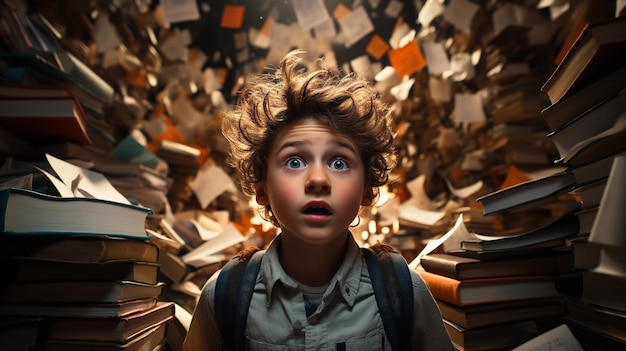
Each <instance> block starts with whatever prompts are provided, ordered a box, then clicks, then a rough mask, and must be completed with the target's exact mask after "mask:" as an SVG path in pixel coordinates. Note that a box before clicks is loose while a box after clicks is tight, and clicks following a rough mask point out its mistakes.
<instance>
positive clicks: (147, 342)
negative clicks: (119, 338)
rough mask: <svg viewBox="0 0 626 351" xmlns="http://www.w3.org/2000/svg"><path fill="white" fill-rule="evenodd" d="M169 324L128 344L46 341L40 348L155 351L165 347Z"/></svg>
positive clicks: (95, 350)
mask: <svg viewBox="0 0 626 351" xmlns="http://www.w3.org/2000/svg"><path fill="white" fill-rule="evenodd" d="M168 324H169V323H161V324H159V325H157V326H155V327H153V328H151V329H148V330H146V331H145V332H143V333H141V334H139V335H137V336H136V337H135V338H133V339H131V340H130V341H128V342H126V343H115V342H109V341H80V340H46V341H45V342H43V344H42V345H41V346H40V349H41V350H44V351H120V350H124V351H155V350H162V349H163V348H164V347H165V335H166V332H167V327H168Z"/></svg>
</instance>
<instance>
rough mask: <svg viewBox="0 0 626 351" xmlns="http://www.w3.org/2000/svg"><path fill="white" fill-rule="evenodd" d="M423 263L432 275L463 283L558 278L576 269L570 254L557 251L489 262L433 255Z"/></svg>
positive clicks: (425, 258)
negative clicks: (488, 280) (526, 276)
mask: <svg viewBox="0 0 626 351" xmlns="http://www.w3.org/2000/svg"><path fill="white" fill-rule="evenodd" d="M420 264H421V266H422V267H423V268H424V269H425V270H427V271H429V272H432V273H436V274H441V275H444V276H446V277H450V278H454V279H458V280H464V279H477V278H495V277H506V276H518V275H558V274H563V273H568V272H571V271H572V270H573V268H574V258H573V257H572V253H571V251H569V252H566V251H562V252H559V251H556V250H555V251H547V250H546V252H542V253H538V254H533V255H525V256H516V257H512V258H500V259H494V260H488V261H485V260H478V259H475V258H469V257H461V256H455V255H449V254H444V253H432V254H428V255H424V256H422V258H421V259H420Z"/></svg>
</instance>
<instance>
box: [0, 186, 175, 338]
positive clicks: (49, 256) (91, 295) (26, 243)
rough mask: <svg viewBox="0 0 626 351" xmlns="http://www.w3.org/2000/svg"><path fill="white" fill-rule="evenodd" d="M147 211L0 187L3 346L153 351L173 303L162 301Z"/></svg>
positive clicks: (156, 260)
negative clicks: (147, 229) (148, 227)
mask: <svg viewBox="0 0 626 351" xmlns="http://www.w3.org/2000/svg"><path fill="white" fill-rule="evenodd" d="M150 213H151V210H150V209H147V208H144V207H140V206H137V205H132V204H126V203H120V202H115V201H110V200H104V199H99V198H91V197H59V196H54V195H49V194H45V193H42V192H38V191H34V190H27V189H23V188H12V187H8V188H4V189H2V190H0V259H1V260H2V266H3V279H2V280H3V285H2V289H1V290H0V321H1V323H0V335H1V336H0V348H1V349H3V350H30V349H34V348H36V349H38V350H39V349H41V350H158V349H160V348H164V347H165V345H166V337H165V336H166V332H167V327H168V324H169V323H168V322H169V321H170V320H171V319H172V318H173V316H174V309H175V306H174V303H173V302H166V301H161V300H160V299H159V297H160V295H161V293H162V288H163V283H162V282H160V281H159V265H158V257H159V249H158V247H157V246H156V245H155V244H153V243H151V242H150V241H149V235H148V234H147V232H146V229H145V221H146V217H147V216H148V214H150Z"/></svg>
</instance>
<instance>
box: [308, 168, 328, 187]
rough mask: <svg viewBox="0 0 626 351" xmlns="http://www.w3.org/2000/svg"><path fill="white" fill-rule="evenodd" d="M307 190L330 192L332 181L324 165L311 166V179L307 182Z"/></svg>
mask: <svg viewBox="0 0 626 351" xmlns="http://www.w3.org/2000/svg"><path fill="white" fill-rule="evenodd" d="M305 191H306V192H307V193H328V192H330V182H329V181H328V175H327V174H326V171H325V169H324V166H322V165H316V166H314V167H312V168H311V172H310V174H309V179H308V180H307V182H306V186H305Z"/></svg>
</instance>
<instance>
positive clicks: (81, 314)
mask: <svg viewBox="0 0 626 351" xmlns="http://www.w3.org/2000/svg"><path fill="white" fill-rule="evenodd" d="M156 303H157V298H156V297H147V298H144V299H135V300H129V301H124V302H115V303H37V302H33V303H28V302H24V303H4V302H2V303H0V314H1V315H7V316H8V315H11V316H40V317H74V318H101V317H102V318H104V317H124V316H127V315H129V314H132V313H136V312H140V311H144V310H147V309H150V308H152V307H153V306H155V305H156Z"/></svg>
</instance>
